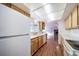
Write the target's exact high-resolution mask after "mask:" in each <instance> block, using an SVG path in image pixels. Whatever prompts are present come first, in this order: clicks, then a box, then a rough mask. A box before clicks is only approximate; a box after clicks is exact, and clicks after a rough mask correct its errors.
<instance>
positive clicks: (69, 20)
mask: <svg viewBox="0 0 79 59" xmlns="http://www.w3.org/2000/svg"><path fill="white" fill-rule="evenodd" d="M71 26H72V25H71V14H70V16H68V18H67V19H66V20H65V28H66V29H71Z"/></svg>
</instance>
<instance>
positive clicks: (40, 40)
mask: <svg viewBox="0 0 79 59" xmlns="http://www.w3.org/2000/svg"><path fill="white" fill-rule="evenodd" d="M42 45H43V37H42V36H39V48H40V47H41V46H42Z"/></svg>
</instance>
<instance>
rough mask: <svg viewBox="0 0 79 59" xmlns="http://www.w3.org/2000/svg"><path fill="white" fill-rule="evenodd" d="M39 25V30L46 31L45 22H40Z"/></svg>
mask: <svg viewBox="0 0 79 59" xmlns="http://www.w3.org/2000/svg"><path fill="white" fill-rule="evenodd" d="M38 24H39V29H40V30H43V29H45V22H44V21H39V22H38Z"/></svg>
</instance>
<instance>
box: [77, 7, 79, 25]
mask: <svg viewBox="0 0 79 59" xmlns="http://www.w3.org/2000/svg"><path fill="white" fill-rule="evenodd" d="M77 8H78V9H77V10H78V15H77V17H78V18H77V25H78V27H79V6H77Z"/></svg>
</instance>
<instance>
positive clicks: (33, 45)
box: [31, 37, 39, 55]
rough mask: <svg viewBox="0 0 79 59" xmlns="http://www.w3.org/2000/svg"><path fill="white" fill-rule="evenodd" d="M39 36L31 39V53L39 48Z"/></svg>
mask: <svg viewBox="0 0 79 59" xmlns="http://www.w3.org/2000/svg"><path fill="white" fill-rule="evenodd" d="M38 48H39V47H38V37H37V38H33V39H32V40H31V54H32V55H33V54H34V53H35V52H36V51H37V50H38Z"/></svg>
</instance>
